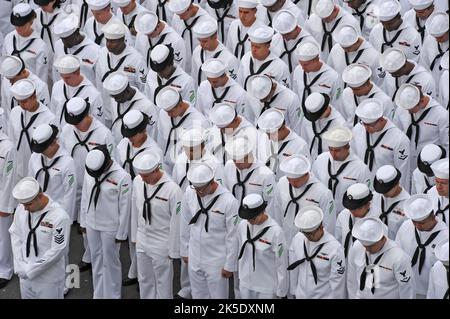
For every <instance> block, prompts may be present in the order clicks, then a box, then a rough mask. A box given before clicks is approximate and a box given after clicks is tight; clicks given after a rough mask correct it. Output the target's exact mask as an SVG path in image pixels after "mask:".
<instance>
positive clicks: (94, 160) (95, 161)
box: [86, 149, 105, 171]
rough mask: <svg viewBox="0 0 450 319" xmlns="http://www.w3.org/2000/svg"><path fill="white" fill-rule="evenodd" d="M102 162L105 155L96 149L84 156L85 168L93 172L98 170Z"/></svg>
mask: <svg viewBox="0 0 450 319" xmlns="http://www.w3.org/2000/svg"><path fill="white" fill-rule="evenodd" d="M104 162H105V154H104V153H103V152H102V151H100V150H98V149H93V150H91V151H90V152H89V153H88V154H87V155H86V167H87V168H89V169H91V170H93V171H97V170H99V169H100V168H101V167H102V166H103V164H104Z"/></svg>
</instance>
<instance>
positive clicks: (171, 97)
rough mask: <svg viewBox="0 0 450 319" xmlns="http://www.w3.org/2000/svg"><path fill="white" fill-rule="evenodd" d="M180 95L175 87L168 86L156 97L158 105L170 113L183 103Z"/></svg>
mask: <svg viewBox="0 0 450 319" xmlns="http://www.w3.org/2000/svg"><path fill="white" fill-rule="evenodd" d="M181 100H182V99H181V95H180V93H179V92H178V91H177V90H176V89H175V88H173V87H170V86H166V87H165V88H163V89H162V90H161V91H159V92H158V94H157V95H156V105H157V106H158V107H159V108H161V109H163V110H164V111H170V110H171V109H173V108H174V107H175V106H177V105H178V104H179V103H180V102H181Z"/></svg>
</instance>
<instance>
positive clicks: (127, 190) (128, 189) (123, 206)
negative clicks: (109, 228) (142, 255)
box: [116, 173, 132, 240]
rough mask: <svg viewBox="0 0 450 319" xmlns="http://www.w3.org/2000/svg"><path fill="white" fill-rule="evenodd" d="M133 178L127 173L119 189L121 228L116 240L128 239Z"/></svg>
mask: <svg viewBox="0 0 450 319" xmlns="http://www.w3.org/2000/svg"><path fill="white" fill-rule="evenodd" d="M131 193H132V185H131V177H130V175H129V174H128V173H127V174H125V176H124V178H123V179H122V180H121V182H120V187H119V199H118V200H119V227H118V229H117V233H116V239H119V240H125V239H127V237H128V231H129V226H130V225H129V222H130V210H131Z"/></svg>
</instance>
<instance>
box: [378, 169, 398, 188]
mask: <svg viewBox="0 0 450 319" xmlns="http://www.w3.org/2000/svg"><path fill="white" fill-rule="evenodd" d="M397 174H398V173H397V170H396V169H395V167H394V166H392V165H383V166H381V167H380V168H379V169H378V170H377V172H376V174H375V178H376V179H377V180H378V181H380V182H382V183H383V184H387V183H389V182H391V181H393V180H394V179H395V178H396V177H397Z"/></svg>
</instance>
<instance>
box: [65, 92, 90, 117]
mask: <svg viewBox="0 0 450 319" xmlns="http://www.w3.org/2000/svg"><path fill="white" fill-rule="evenodd" d="M85 109H86V101H85V100H84V99H83V98H81V97H79V96H76V97H73V98H71V99H70V100H69V101H68V102H67V113H69V114H71V115H72V116H77V115H80V114H81V113H83V111H84V110H85Z"/></svg>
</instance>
